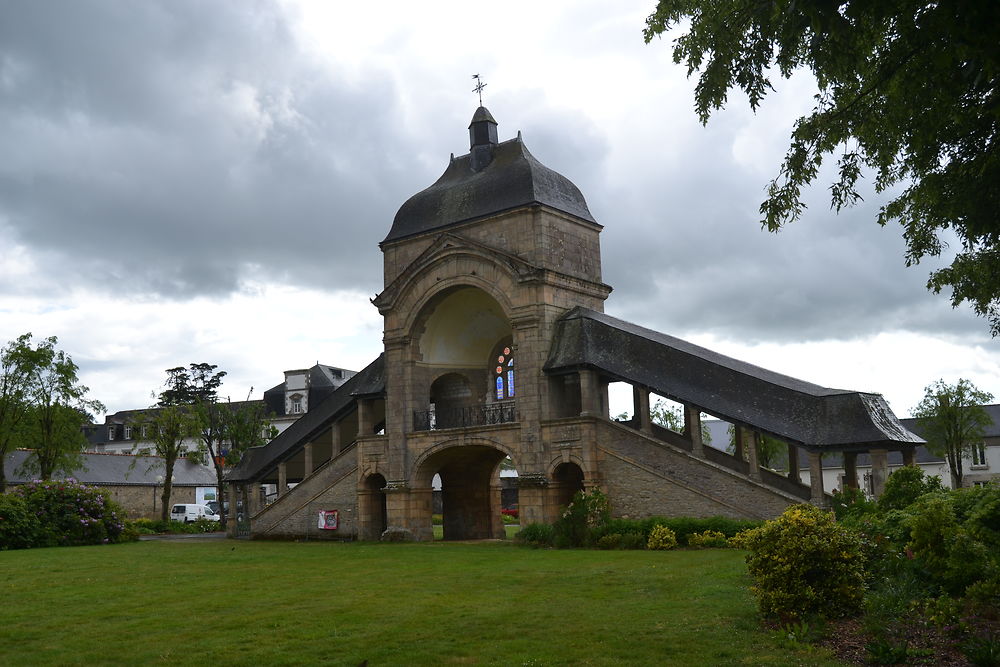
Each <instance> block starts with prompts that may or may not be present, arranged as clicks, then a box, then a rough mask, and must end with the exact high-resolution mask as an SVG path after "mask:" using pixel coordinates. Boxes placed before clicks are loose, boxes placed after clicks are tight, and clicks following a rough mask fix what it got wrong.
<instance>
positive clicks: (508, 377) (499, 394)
mask: <svg viewBox="0 0 1000 667" xmlns="http://www.w3.org/2000/svg"><path fill="white" fill-rule="evenodd" d="M493 377H494V379H493V382H494V384H495V389H496V398H497V400H498V401H502V400H504V399H505V398H514V356H513V354H512V352H511V349H510V347H509V346H508V347H504V348H503V351H502V353H501V354H500V355H498V356H497V365H496V368H495V369H494V371H493Z"/></svg>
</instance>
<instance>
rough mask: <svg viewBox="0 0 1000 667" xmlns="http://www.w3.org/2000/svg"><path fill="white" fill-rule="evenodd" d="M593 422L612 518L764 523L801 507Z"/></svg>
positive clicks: (634, 433) (664, 447) (654, 443)
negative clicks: (715, 518)
mask: <svg viewBox="0 0 1000 667" xmlns="http://www.w3.org/2000/svg"><path fill="white" fill-rule="evenodd" d="M596 423H597V450H598V459H599V462H598V467H599V469H600V472H601V480H602V486H603V487H604V489H605V491H606V492H607V494H608V499H609V501H610V503H611V507H612V512H613V514H614V515H615V516H619V517H632V518H636V517H646V516H693V517H705V516H726V517H731V518H747V519H770V518H774V517H776V516H778V515H779V514H781V513H782V512H783V511H784V510H785V509H786V508H787V507H788V506H789V505H794V504H796V503H799V502H802V501H801V499H798V498H795V497H794V496H791V495H789V494H786V493H783V492H781V491H778V490H776V489H773V488H771V487H768V486H765V485H763V484H760V483H758V482H754V481H752V480H750V479H749V478H748V477H746V476H744V475H741V474H739V473H736V472H733V471H730V470H728V469H726V468H723V467H722V466H718V465H716V464H713V463H711V462H709V461H706V460H705V459H701V458H697V457H695V456H694V455H692V454H689V453H687V452H685V451H683V450H681V449H680V448H677V447H673V446H671V445H669V444H667V443H664V442H661V441H659V440H656V439H654V438H651V437H649V436H646V435H643V434H642V433H639V432H637V431H634V430H633V429H630V428H628V427H626V426H620V425H617V424H614V423H612V422H605V421H600V420H598V421H597V422H596Z"/></svg>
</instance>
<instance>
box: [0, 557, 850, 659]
mask: <svg viewBox="0 0 1000 667" xmlns="http://www.w3.org/2000/svg"><path fill="white" fill-rule="evenodd" d="M0 601H2V604H0V664H3V665H24V664H94V663H97V664H101V663H113V664H139V663H152V662H161V663H180V664H203V665H280V664H320V663H324V664H344V665H357V664H359V663H361V661H363V660H367V661H368V664H369V665H372V666H375V665H413V664H417V665H420V664H425V665H426V664H434V665H438V664H482V665H486V664H496V665H560V664H561V665H577V664H593V665H603V664H617V665H646V664H648V665H664V664H665V665H730V664H735V665H798V664H802V665H821V664H836V663H834V662H823V659H822V656H820V655H818V654H816V653H815V652H811V653H810V652H804V651H803V652H798V653H796V652H793V651H790V650H787V649H784V648H781V647H780V646H779V645H778V643H777V642H776V641H775V640H774V639H772V638H771V636H770V635H769V634H768V633H766V632H762V631H761V630H760V629H759V625H758V622H757V619H756V614H755V611H754V607H753V604H752V601H751V599H750V597H749V594H748V592H747V590H746V569H745V565H744V563H743V554H742V553H740V552H736V551H726V550H709V551H670V552H648V551H584V550H579V551H577V550H565V551H554V550H533V549H526V548H521V547H516V546H513V545H511V544H507V543H496V542H491V543H480V544H476V543H471V544H470V543H466V544H454V543H443V542H435V543H425V544H335V543H319V542H308V543H285V542H247V541H233V540H202V539H195V540H191V539H188V540H177V541H151V542H140V543H137V544H125V545H114V546H104V547H76V548H56V549H33V550H27V551H7V552H0Z"/></svg>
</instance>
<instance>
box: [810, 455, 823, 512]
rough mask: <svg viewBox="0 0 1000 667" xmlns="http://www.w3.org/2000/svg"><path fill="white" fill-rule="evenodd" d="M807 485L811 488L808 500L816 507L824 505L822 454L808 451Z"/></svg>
mask: <svg viewBox="0 0 1000 667" xmlns="http://www.w3.org/2000/svg"><path fill="white" fill-rule="evenodd" d="M809 486H810V487H811V488H812V496H811V497H810V502H812V504H813V505H816V506H817V507H826V492H825V491H824V490H823V454H821V453H820V452H809Z"/></svg>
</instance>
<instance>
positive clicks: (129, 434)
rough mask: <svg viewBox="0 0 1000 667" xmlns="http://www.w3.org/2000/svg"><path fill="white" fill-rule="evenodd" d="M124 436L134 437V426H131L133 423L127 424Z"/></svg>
mask: <svg viewBox="0 0 1000 667" xmlns="http://www.w3.org/2000/svg"><path fill="white" fill-rule="evenodd" d="M124 438H125V440H131V439H132V426H131V424H125V436H124Z"/></svg>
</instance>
